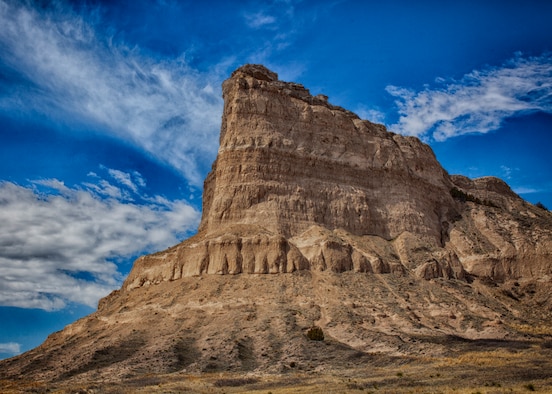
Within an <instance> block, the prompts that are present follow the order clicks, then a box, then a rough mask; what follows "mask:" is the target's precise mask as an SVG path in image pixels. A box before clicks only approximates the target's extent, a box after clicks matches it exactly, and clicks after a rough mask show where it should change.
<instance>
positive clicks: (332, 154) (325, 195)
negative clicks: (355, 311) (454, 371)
mask: <svg viewBox="0 0 552 394" xmlns="http://www.w3.org/2000/svg"><path fill="white" fill-rule="evenodd" d="M223 96H224V103H225V104H224V113H223V117H222V128H221V136H220V148H219V152H218V156H217V159H216V161H215V163H214V164H213V169H212V171H211V173H210V174H209V175H208V177H207V179H206V181H205V187H204V195H203V217H202V220H201V224H200V227H199V232H198V234H197V235H196V236H194V237H192V238H190V239H189V240H187V241H185V242H183V243H182V244H180V245H178V246H176V247H173V248H171V249H169V250H167V251H165V252H161V253H158V254H155V255H152V256H145V257H142V258H141V259H139V260H138V261H137V262H136V264H135V266H134V269H133V270H132V272H131V274H130V276H129V278H128V279H127V281H126V282H125V284H124V288H125V289H127V290H130V289H132V288H135V287H139V286H142V285H144V284H151V283H159V282H161V281H167V280H175V279H179V278H182V277H187V276H194V275H201V274H240V273H245V274H261V273H265V274H267V273H286V272H288V273H289V272H293V271H297V270H319V271H324V270H329V271H333V272H344V271H355V272H373V273H386V272H394V273H398V274H404V273H405V272H407V271H408V272H412V273H414V274H416V275H417V276H419V277H422V278H425V279H431V278H436V277H444V278H457V279H463V280H466V279H467V278H468V277H469V275H475V276H486V277H489V278H492V279H493V280H502V281H503V280H505V279H509V278H520V277H531V276H533V275H534V274H542V275H548V274H550V273H551V269H552V264H551V254H550V253H551V251H552V243H551V242H552V241H551V239H552V236H551V232H550V218H549V215H547V214H546V213H545V212H542V210H539V209H538V208H536V207H533V206H531V205H530V204H527V203H525V202H524V201H523V200H521V199H520V198H519V197H518V196H517V195H516V194H515V193H513V192H512V191H511V190H510V188H509V187H508V185H506V184H505V183H504V182H502V181H501V180H499V179H496V178H482V179H477V180H475V181H472V180H469V179H468V178H465V177H460V176H456V177H450V176H449V175H448V174H447V172H446V171H445V170H444V169H443V168H442V167H441V165H440V164H439V162H438V161H437V159H436V158H435V155H434V154H433V151H432V150H431V148H430V147H429V146H427V145H426V144H424V143H422V142H421V141H420V140H418V139H417V138H414V137H404V136H401V135H397V134H394V133H391V132H388V131H387V130H386V129H385V127H384V126H382V125H377V124H373V123H371V122H369V121H367V120H362V119H360V118H359V117H358V116H357V115H355V114H353V113H352V112H350V111H347V110H345V109H343V108H341V107H337V106H334V105H332V104H330V103H329V102H328V101H327V98H326V97H320V96H312V95H311V94H310V93H309V91H308V90H307V89H306V88H304V87H303V86H302V85H299V84H296V83H289V82H282V81H279V80H278V77H277V75H276V74H275V73H273V72H271V71H269V70H268V69H266V68H265V67H263V66H257V65H247V66H244V67H241V68H239V69H238V70H236V71H235V72H234V73H233V74H232V76H231V77H230V78H229V79H228V80H227V81H225V82H224V84H223ZM467 196H471V197H472V198H469V199H466V197H467ZM524 218H525V219H526V220H528V221H531V220H532V219H533V218H542V219H543V220H542V221H541V222H539V221H538V220H537V221H536V222H538V223H537V224H536V226H529V227H523V225H520V223H523V222H524V220H525V219H524ZM536 222H535V223H536ZM539 224H541V225H543V226H540V225H539ZM504 226H508V228H504ZM535 245H538V246H537V247H535Z"/></svg>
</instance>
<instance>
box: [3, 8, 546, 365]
mask: <svg viewBox="0 0 552 394" xmlns="http://www.w3.org/2000/svg"><path fill="white" fill-rule="evenodd" d="M551 17H552V2H547V1H530V0H523V1H521V0H520V1H507V0H505V1H484V0H478V1H461V2H460V1H459V2H446V1H423V0H422V1H416V2H413V1H385V2H384V1H309V0H304V1H291V0H287V1H286V0H280V1H211V2H198V1H171V0H157V1H154V0H151V1H145V0H134V1H132V2H129V1H120V2H116V1H107V0H106V1H100V0H90V1H62V0H60V1H13V0H0V26H1V27H0V155H1V158H2V160H0V223H2V225H1V227H0V321H1V322H2V324H0V357H3V358H5V357H10V356H13V355H16V354H18V353H20V352H23V351H25V350H28V349H30V348H32V347H34V346H37V345H38V344H40V343H41V342H42V341H43V340H44V339H45V338H46V336H47V335H48V334H49V333H51V332H53V331H56V330H59V329H61V328H62V327H63V326H64V325H66V324H68V323H70V322H71V321H74V320H75V319H77V318H79V317H81V316H83V315H85V314H88V313H90V312H91V311H93V310H94V309H95V307H96V305H97V301H98V299H99V298H100V297H102V296H104V295H106V294H108V293H109V291H111V290H112V289H115V288H118V287H119V286H120V284H121V282H122V280H124V277H125V276H126V275H127V274H128V272H129V269H130V267H131V264H132V261H133V259H135V258H136V257H137V256H139V255H141V254H143V253H148V252H153V251H156V250H160V249H163V248H165V247H168V246H170V245H172V244H175V243H177V242H178V241H179V240H182V239H184V238H186V237H188V236H190V235H191V234H193V233H194V231H195V229H196V227H197V225H198V223H199V219H200V215H201V212H200V210H201V193H202V183H203V179H204V177H205V176H206V174H207V172H208V171H209V169H210V167H211V164H212V162H213V160H214V159H215V156H216V151H217V148H218V136H219V127H220V118H221V113H222V99H221V87H220V85H221V83H222V81H223V80H224V79H226V78H227V77H228V76H229V75H230V73H231V72H232V71H233V70H234V69H235V68H237V67H239V66H240V65H243V64H245V63H262V64H264V65H266V66H268V67H269V68H271V69H272V70H273V71H276V72H277V73H278V74H279V76H280V79H282V80H288V81H295V82H299V83H302V84H304V85H305V86H306V87H307V88H309V89H310V90H311V92H312V93H313V94H319V93H322V94H325V95H327V96H329V100H330V102H331V103H333V104H336V105H340V106H343V107H345V108H347V109H350V110H352V111H354V112H356V113H358V114H359V115H360V116H361V117H363V118H366V119H369V120H372V121H375V122H379V123H384V124H386V125H387V126H388V128H389V129H390V130H393V131H395V132H400V133H402V134H406V135H416V136H418V137H420V138H421V139H422V140H424V141H425V142H427V143H429V144H430V145H431V146H432V148H433V149H434V151H435V153H436V155H437V157H438V159H439V160H440V162H441V163H442V164H443V166H444V167H445V169H447V171H449V172H450V173H454V174H457V173H459V174H464V175H467V176H470V177H479V176H486V175H493V176H498V177H500V178H502V179H504V180H506V181H507V182H508V183H509V184H510V185H511V187H512V188H513V190H514V191H516V192H518V193H519V194H520V195H521V196H522V197H523V198H525V199H527V200H528V201H530V202H533V203H536V202H537V201H540V202H542V203H544V205H546V206H548V207H552V171H551V170H552V164H551V161H550V160H549V154H548V151H549V150H550V147H551V146H552V24H550V19H551Z"/></svg>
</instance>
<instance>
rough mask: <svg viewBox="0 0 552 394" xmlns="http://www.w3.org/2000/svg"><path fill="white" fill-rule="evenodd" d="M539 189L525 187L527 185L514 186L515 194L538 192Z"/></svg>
mask: <svg viewBox="0 0 552 394" xmlns="http://www.w3.org/2000/svg"><path fill="white" fill-rule="evenodd" d="M539 191H540V190H538V189H535V188H533V187H527V186H519V187H516V188H514V192H515V193H517V194H533V193H538V192H539Z"/></svg>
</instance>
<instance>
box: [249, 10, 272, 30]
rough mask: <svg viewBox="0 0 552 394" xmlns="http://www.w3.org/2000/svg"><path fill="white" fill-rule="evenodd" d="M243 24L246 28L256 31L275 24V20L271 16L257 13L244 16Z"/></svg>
mask: <svg viewBox="0 0 552 394" xmlns="http://www.w3.org/2000/svg"><path fill="white" fill-rule="evenodd" d="M244 18H245V22H246V23H247V26H249V27H251V28H253V29H258V28H261V27H266V26H268V25H273V24H274V23H276V18H275V17H274V16H272V15H266V14H265V13H263V12H257V13H254V14H249V13H246V14H244Z"/></svg>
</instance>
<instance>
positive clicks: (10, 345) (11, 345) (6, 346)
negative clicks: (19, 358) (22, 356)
mask: <svg viewBox="0 0 552 394" xmlns="http://www.w3.org/2000/svg"><path fill="white" fill-rule="evenodd" d="M0 353H5V354H12V355H14V356H15V355H18V354H19V353H21V345H20V344H19V343H16V342H4V343H0Z"/></svg>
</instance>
